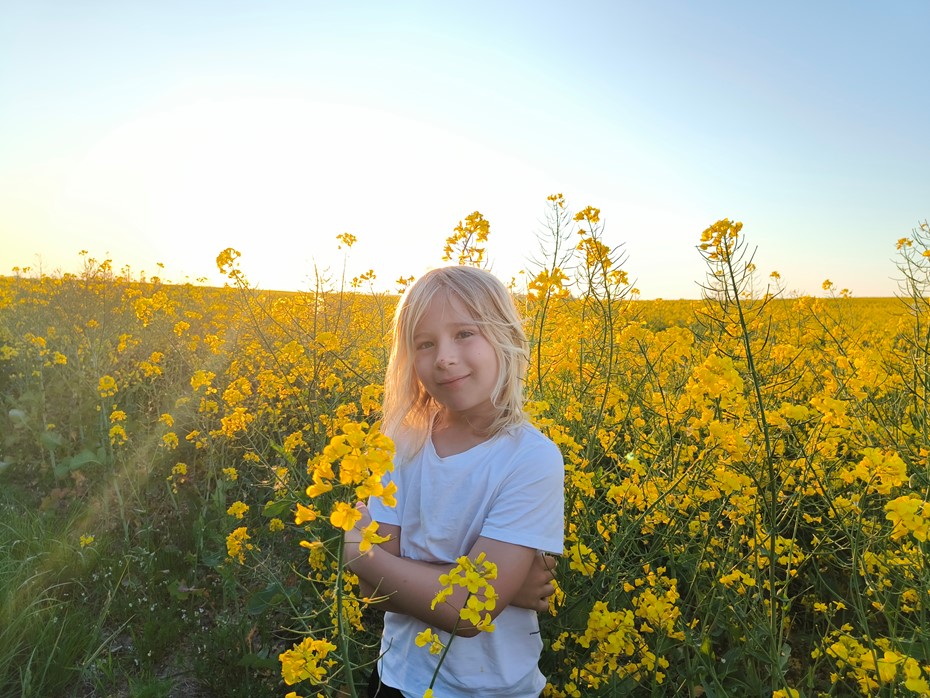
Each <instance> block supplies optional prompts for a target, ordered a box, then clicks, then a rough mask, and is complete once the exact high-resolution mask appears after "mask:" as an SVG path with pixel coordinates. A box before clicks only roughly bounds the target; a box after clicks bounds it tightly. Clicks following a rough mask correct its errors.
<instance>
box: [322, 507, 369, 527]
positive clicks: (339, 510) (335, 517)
mask: <svg viewBox="0 0 930 698" xmlns="http://www.w3.org/2000/svg"><path fill="white" fill-rule="evenodd" d="M360 518H362V512H360V511H359V510H358V509H356V508H355V507H354V506H352V505H351V504H348V503H347V502H336V504H335V506H333V510H332V512H331V513H330V515H329V522H330V523H331V524H332V525H333V526H335V527H336V528H341V529H342V530H343V531H351V530H352V529H353V528H355V524H356V523H358V520H359V519H360Z"/></svg>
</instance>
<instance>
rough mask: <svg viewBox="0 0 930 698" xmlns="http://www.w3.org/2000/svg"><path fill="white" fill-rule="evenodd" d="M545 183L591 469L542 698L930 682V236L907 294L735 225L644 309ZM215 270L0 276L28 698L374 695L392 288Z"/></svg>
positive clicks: (919, 692)
mask: <svg viewBox="0 0 930 698" xmlns="http://www.w3.org/2000/svg"><path fill="white" fill-rule="evenodd" d="M549 203H550V211H549V229H550V233H551V239H550V240H549V247H548V249H549V251H550V259H549V260H548V261H547V262H545V263H544V264H541V265H539V267H538V268H536V269H531V270H529V273H528V274H527V276H526V279H527V281H526V282H525V283H524V284H523V285H522V286H521V285H520V284H519V283H517V282H514V285H513V288H512V290H513V293H514V295H515V297H516V299H517V302H518V305H519V307H520V309H521V311H522V313H523V315H524V317H525V318H526V327H527V334H528V336H529V337H530V353H531V368H530V372H529V375H528V376H527V380H526V397H527V407H528V412H529V414H530V415H531V417H532V419H533V421H534V422H535V423H536V424H537V425H538V426H539V428H540V429H542V430H543V431H544V432H545V433H546V434H547V435H548V436H549V437H550V438H551V439H553V441H555V443H556V444H558V446H559V447H560V448H561V450H562V453H563V454H564V457H565V462H566V473H565V477H566V480H565V482H566V524H567V529H566V533H567V537H566V541H565V549H564V554H563V557H562V559H561V561H560V564H559V568H558V574H557V582H558V592H557V594H556V595H555V596H554V597H553V598H552V600H551V602H550V611H549V613H548V614H543V615H542V616H541V626H542V633H543V637H544V641H545V650H544V653H543V657H542V660H541V668H542V669H543V672H544V673H545V674H546V676H547V677H548V680H549V685H548V686H547V688H546V695H547V696H551V697H553V698H555V697H558V698H562V697H567V696H572V697H583V696H664V695H670V696H671V695H674V696H776V697H787V696H794V697H800V696H810V697H813V696H852V695H863V696H871V695H880V696H930V564H928V563H930V557H928V552H930V549H928V545H930V544H928V541H927V539H928V534H930V500H928V495H930V460H928V459H930V438H928V430H930V421H928V418H930V411H928V409H930V408H928V390H930V312H928V310H930V306H928V301H927V298H926V296H927V291H928V290H930V252H928V249H930V247H928V241H930V229H928V228H926V227H923V228H918V229H916V230H915V231H913V234H912V235H911V236H910V237H907V238H902V239H901V240H899V241H898V244H897V248H898V249H897V254H898V260H899V266H898V268H899V270H900V271H901V279H902V283H901V294H900V296H899V297H897V298H886V299H858V298H852V297H849V294H848V293H846V292H844V291H840V290H835V289H833V288H832V287H831V286H830V284H829V283H827V284H825V288H824V292H823V294H822V295H821V296H818V297H787V296H786V295H785V294H784V293H783V292H780V289H779V285H778V284H779V281H778V278H777V275H773V276H772V277H768V278H763V279H760V278H759V276H758V274H757V272H756V270H755V268H754V266H753V265H752V264H751V263H750V262H749V261H747V260H749V259H750V258H751V255H749V254H748V253H749V252H752V249H751V247H750V244H749V243H748V242H747V240H746V237H745V236H744V234H743V232H742V230H741V226H740V225H739V224H737V223H733V222H730V221H720V222H718V223H717V224H715V225H713V226H711V227H709V228H708V229H707V230H706V231H704V233H703V235H700V234H699V235H696V236H695V244H696V245H697V247H698V249H697V252H696V254H701V255H702V256H703V257H704V260H705V262H706V265H707V278H706V279H705V280H704V298H703V299H702V300H695V301H645V300H639V299H638V298H637V295H636V293H635V292H634V291H633V290H632V289H631V288H630V287H629V284H628V280H627V275H626V272H625V271H624V269H623V263H624V260H623V257H622V255H621V254H618V252H617V251H616V250H612V249H610V248H609V247H608V246H606V245H605V244H604V242H603V241H602V239H601V237H600V233H601V230H602V228H601V221H600V217H599V212H598V211H597V209H595V208H591V207H589V208H587V209H585V210H583V211H581V212H580V213H579V214H577V216H571V215H569V214H567V213H565V209H564V200H563V199H561V197H551V198H550V201H549ZM487 232H488V228H487V223H486V221H484V219H483V218H482V217H481V216H480V214H473V215H472V216H469V217H468V218H467V219H465V220H464V221H463V223H461V224H460V225H459V227H458V228H457V229H456V231H455V232H454V234H453V235H452V236H451V237H450V238H449V240H448V241H447V245H446V256H447V257H448V259H449V260H450V262H452V263H465V264H479V265H480V264H484V262H485V260H484V247H483V245H484V243H485V241H486V239H487ZM342 242H344V243H345V244H346V246H347V247H351V244H352V243H353V242H354V240H353V239H351V236H345V237H344V238H343V239H342ZM889 247H890V248H892V249H893V247H894V241H890V244H889ZM764 254H765V251H764V250H760V251H759V252H758V254H757V257H759V258H763V257H764ZM217 262H218V264H219V265H220V268H221V269H222V270H223V271H224V273H225V274H226V275H227V278H228V279H229V284H228V285H227V287H225V288H222V289H219V288H205V287H199V286H193V285H183V286H180V285H169V284H165V283H162V282H161V281H160V280H158V279H156V278H142V279H138V278H132V276H131V275H130V274H128V272H123V273H118V272H116V271H115V270H114V268H113V265H112V262H110V261H108V260H106V261H98V260H95V259H93V258H90V257H89V256H86V255H85V258H84V270H83V272H82V273H79V274H74V275H62V276H57V277H51V276H41V275H40V276H36V275H33V274H30V273H29V272H27V271H23V270H18V273H16V274H14V275H13V276H8V277H4V278H2V279H0V395H2V398H3V407H4V409H3V418H2V420H0V437H2V445H0V490H2V491H3V495H2V497H0V585H2V586H4V587H5V588H6V592H5V593H4V594H2V595H0V693H2V695H63V696H64V695H80V696H85V695H127V696H132V695H137V696H143V695H144V696H158V695H164V696H171V695H191V696H198V695H200V696H213V695H223V696H236V695H241V696H246V695H248V696H263V695H268V696H280V697H281V698H283V697H284V696H286V695H287V696H318V695H321V696H337V695H340V696H353V695H365V693H364V690H365V689H364V685H365V681H366V678H367V674H368V671H369V667H370V664H371V662H372V661H373V660H374V659H375V657H376V656H377V639H378V636H379V632H380V627H379V623H380V612H379V611H378V610H377V599H372V598H365V597H363V596H361V594H360V592H359V589H358V585H357V583H356V580H355V579H354V577H353V575H352V574H351V573H350V572H348V571H347V570H346V569H345V568H344V566H343V564H342V560H341V554H340V551H341V545H340V541H341V535H342V533H343V530H344V529H345V528H350V527H351V525H352V523H353V521H352V516H351V512H350V506H351V504H352V503H353V502H354V501H355V500H356V499H358V498H360V497H361V498H364V497H367V496H372V495H374V496H377V495H379V494H382V492H381V491H380V489H379V488H380V485H379V484H378V474H379V473H380V472H383V469H384V468H385V467H386V462H387V461H388V459H389V458H390V451H391V444H390V443H389V441H388V440H387V439H386V438H385V437H383V436H382V435H381V434H380V432H379V431H378V422H377V420H378V412H379V406H380V399H381V395H382V381H383V375H384V369H385V364H386V361H387V351H388V346H389V345H388V338H389V330H390V319H391V313H392V310H393V307H394V305H395V303H396V300H397V297H398V296H397V294H396V293H387V292H379V291H375V290H374V284H373V281H374V280H375V278H376V277H375V274H374V272H370V273H369V274H366V275H362V276H360V277H357V278H354V279H348V280H347V279H327V278H320V279H319V282H318V286H317V287H316V288H313V289H309V290H307V291H304V292H300V293H283V292H274V291H261V290H256V289H253V288H251V287H250V286H249V283H248V279H247V274H246V273H245V272H243V271H241V268H240V262H242V264H243V265H245V264H246V262H247V260H240V259H239V258H238V253H236V252H235V250H225V251H223V252H222V253H221V254H220V256H219V258H218V260H217ZM409 281H410V280H409V279H400V280H398V286H399V288H398V291H401V290H402V288H403V286H404V285H405V284H406V283H409ZM464 641H467V640H464ZM431 650H433V651H437V650H438V651H439V652H440V653H441V647H439V648H437V647H436V646H434V645H430V644H429V643H427V642H424V647H423V648H422V651H423V652H429V651H431ZM439 656H440V655H437V661H438V659H439ZM439 670H440V671H441V667H439Z"/></svg>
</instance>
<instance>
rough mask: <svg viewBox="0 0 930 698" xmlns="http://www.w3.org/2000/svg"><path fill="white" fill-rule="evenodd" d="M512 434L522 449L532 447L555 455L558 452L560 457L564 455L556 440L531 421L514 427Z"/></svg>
mask: <svg viewBox="0 0 930 698" xmlns="http://www.w3.org/2000/svg"><path fill="white" fill-rule="evenodd" d="M511 436H512V438H513V439H515V440H516V442H517V443H518V444H519V447H520V448H521V449H523V448H530V449H533V450H540V451H543V452H549V453H551V454H553V455H555V454H558V456H559V458H561V457H562V452H561V451H560V450H559V447H558V446H556V445H555V442H554V441H553V440H552V439H550V438H549V437H548V436H546V435H545V434H543V433H542V432H541V431H540V430H539V429H538V428H537V427H536V426H534V425H533V424H531V423H530V422H523V423H522V424H520V425H518V426H516V427H514V428H513V430H512V431H511Z"/></svg>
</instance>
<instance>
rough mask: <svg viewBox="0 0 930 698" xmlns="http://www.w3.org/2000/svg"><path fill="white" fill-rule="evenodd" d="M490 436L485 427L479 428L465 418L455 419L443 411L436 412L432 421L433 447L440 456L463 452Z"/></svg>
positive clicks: (444, 456)
mask: <svg viewBox="0 0 930 698" xmlns="http://www.w3.org/2000/svg"><path fill="white" fill-rule="evenodd" d="M487 426H490V425H487ZM490 438H491V434H490V432H489V431H488V430H487V429H486V428H479V425H474V424H472V423H471V422H469V421H468V420H467V419H456V418H455V417H452V416H450V415H449V414H448V413H445V412H440V413H439V414H437V415H436V418H435V420H434V421H433V430H432V440H433V448H435V449H436V455H438V456H439V457H440V458H446V457H448V456H454V455H456V454H458V453H464V452H465V451H467V450H468V449H470V448H474V447H475V446H477V445H478V444H482V443H484V442H485V441H487V440H488V439H490Z"/></svg>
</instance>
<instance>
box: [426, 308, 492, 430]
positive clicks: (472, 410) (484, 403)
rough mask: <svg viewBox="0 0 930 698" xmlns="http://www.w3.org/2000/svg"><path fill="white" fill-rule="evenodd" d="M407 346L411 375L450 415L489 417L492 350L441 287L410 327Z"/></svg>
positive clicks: (470, 319) (472, 322) (490, 413)
mask: <svg viewBox="0 0 930 698" xmlns="http://www.w3.org/2000/svg"><path fill="white" fill-rule="evenodd" d="M413 348H414V368H415V370H416V374H417V378H418V379H419V380H420V383H422V384H423V387H424V388H425V389H426V392H428V393H429V394H430V395H431V396H432V397H433V399H434V400H436V401H437V402H438V403H439V404H441V405H442V406H443V407H445V408H446V410H448V411H449V412H450V413H451V414H450V416H460V417H464V418H467V419H469V421H470V422H471V423H472V424H478V423H480V422H479V421H477V420H481V421H484V420H485V419H488V418H493V416H494V414H495V413H496V408H495V407H494V406H493V404H492V402H491V393H492V391H493V390H494V385H495V383H497V376H498V361H497V355H496V354H495V353H494V347H492V346H491V343H490V342H488V340H487V338H485V336H484V335H483V334H481V331H480V330H479V329H478V325H477V324H476V323H475V321H474V319H473V318H472V317H471V315H469V314H468V311H467V310H466V309H465V306H464V305H463V304H462V302H461V301H460V300H459V299H458V298H456V297H455V296H452V295H450V294H449V293H447V292H442V293H439V294H437V295H436V296H435V297H434V299H433V301H432V303H431V304H430V307H429V309H428V310H427V312H426V314H425V315H423V317H422V318H421V319H420V322H419V323H417V326H416V328H414V334H413Z"/></svg>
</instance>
